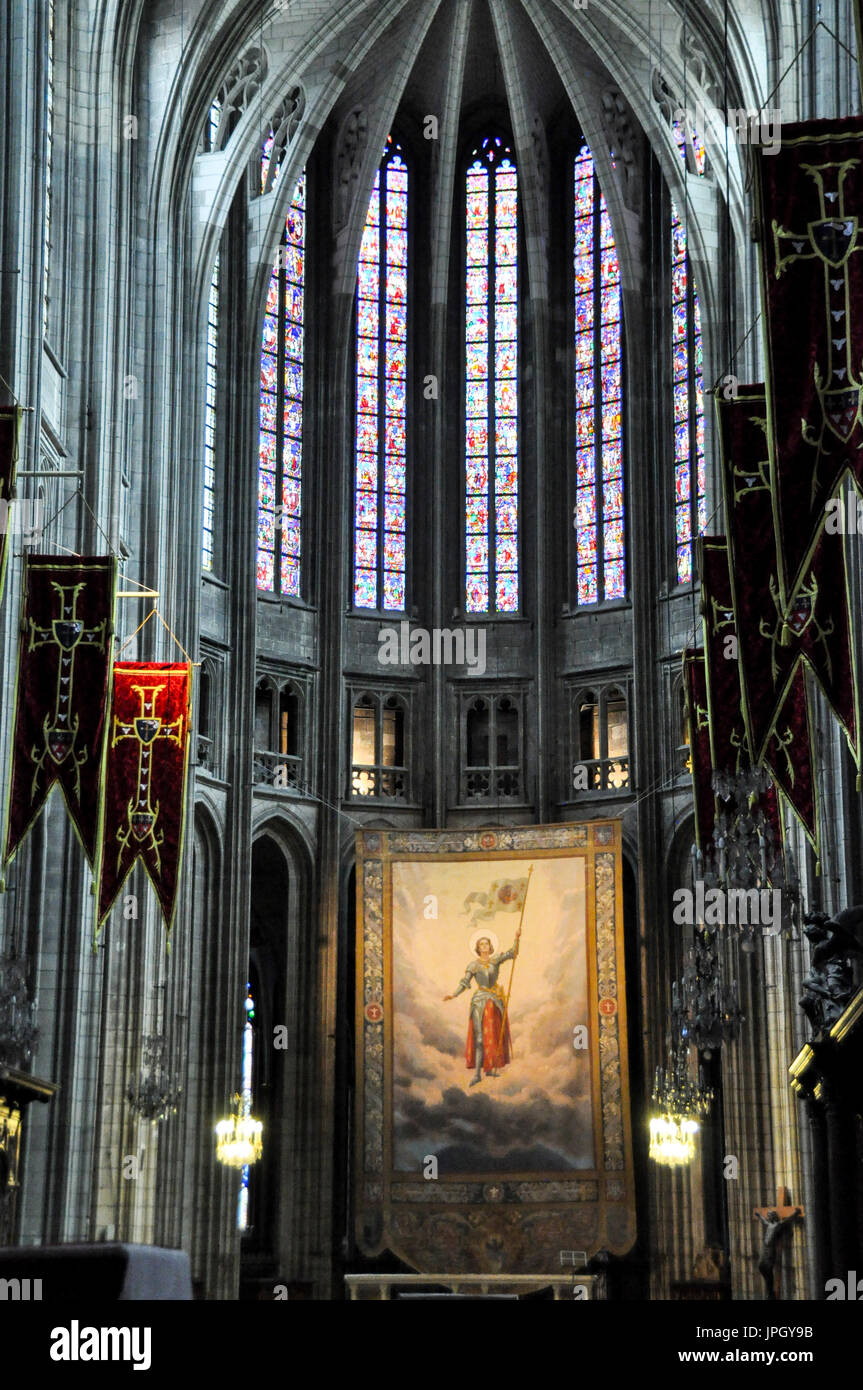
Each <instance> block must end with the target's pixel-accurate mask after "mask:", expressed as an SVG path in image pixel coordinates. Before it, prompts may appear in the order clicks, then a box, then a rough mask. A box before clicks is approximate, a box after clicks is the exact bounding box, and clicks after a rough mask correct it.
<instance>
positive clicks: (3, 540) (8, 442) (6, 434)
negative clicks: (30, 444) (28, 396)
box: [0, 407, 21, 594]
mask: <svg viewBox="0 0 863 1390" xmlns="http://www.w3.org/2000/svg"><path fill="white" fill-rule="evenodd" d="M20 420H21V412H20V410H18V409H17V407H16V408H15V409H14V410H9V409H8V408H7V409H4V410H0V594H2V593H3V581H4V579H5V578H6V558H7V547H8V544H9V531H10V527H11V524H12V517H11V512H10V501H11V498H12V490H13V488H14V487H15V473H16V471H17V468H18V426H19V423H20Z"/></svg>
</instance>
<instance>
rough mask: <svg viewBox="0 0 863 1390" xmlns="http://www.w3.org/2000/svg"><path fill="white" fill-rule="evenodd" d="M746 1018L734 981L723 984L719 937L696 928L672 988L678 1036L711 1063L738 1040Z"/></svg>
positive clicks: (674, 1023)
mask: <svg viewBox="0 0 863 1390" xmlns="http://www.w3.org/2000/svg"><path fill="white" fill-rule="evenodd" d="M743 1017H744V1016H743V1013H742V1012H741V1009H740V1000H739V997H738V994H737V985H736V982H735V980H734V978H733V977H732V979H731V982H730V984H724V983H723V980H722V976H721V973H720V967H719V952H718V949H717V943H716V939H715V937H714V936H712V935H711V933H710V932H709V931H708V930H707V928H706V927H704V928H702V927H696V930H695V940H694V942H693V944H692V945H691V946H689V947H688V948H687V950H686V954H685V958H684V966H683V976H682V978H681V979H680V980H675V981H674V983H673V984H672V986H671V1022H672V1028H673V1031H674V1033H675V1034H676V1035H677V1036H679V1037H680V1038H681V1039H682V1040H683V1041H684V1042H685V1043H691V1044H692V1045H693V1047H695V1048H697V1050H698V1051H699V1052H703V1054H704V1057H705V1059H706V1060H709V1058H710V1056H711V1054H712V1053H713V1052H715V1051H718V1049H719V1048H721V1046H722V1044H723V1043H724V1042H734V1041H735V1039H736V1038H737V1037H738V1035H739V1033H740V1025H741V1023H742V1022H743Z"/></svg>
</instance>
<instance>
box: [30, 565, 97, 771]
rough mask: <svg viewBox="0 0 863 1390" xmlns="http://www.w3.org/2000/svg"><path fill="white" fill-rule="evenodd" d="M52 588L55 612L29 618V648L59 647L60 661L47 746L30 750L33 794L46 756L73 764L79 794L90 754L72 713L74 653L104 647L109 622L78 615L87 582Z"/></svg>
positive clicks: (45, 735) (46, 725)
mask: <svg viewBox="0 0 863 1390" xmlns="http://www.w3.org/2000/svg"><path fill="white" fill-rule="evenodd" d="M51 588H52V589H53V590H54V592H55V593H56V594H57V596H58V605H57V613H56V616H55V617H53V618H52V619H51V621H50V623H48V624H47V625H46V626H44V627H43V626H42V625H41V624H40V623H37V622H35V621H34V619H33V618H31V619H30V620H29V629H30V640H29V643H28V650H29V651H31V652H32V651H34V650H35V649H36V647H43V646H46V645H52V646H56V647H58V648H59V659H58V662H57V682H56V686H55V689H54V712H53V714H46V715H45V719H44V721H43V724H42V739H43V743H44V748H42V750H41V751H40V749H39V748H38V747H34V748H33V749H32V751H31V753H30V757H31V760H32V761H33V763H34V766H35V771H34V773H33V784H32V788H31V795H32V796H35V795H36V783H37V780H38V777H39V773H40V772H41V771H42V770H43V768H44V765H45V760H46V758H48V757H50V758H51V759H52V761H53V762H54V763H56V764H57V766H58V767H59V766H61V765H62V764H63V763H68V765H69V767H71V768H74V779H75V794H76V796H79V795H80V790H81V786H80V784H81V779H80V775H79V768H80V767H81V766H82V765H83V764H84V763H85V762H86V761H87V758H88V756H89V754H88V751H87V749H86V748H82V749H81V751H80V752H77V751H76V750H75V740H76V738H77V737H78V725H79V720H78V715H77V714H74V715H73V714H71V709H72V706H73V695H74V687H75V654H76V652H77V650H78V648H79V647H82V646H89V647H101V648H102V649H103V650H104V647H105V641H106V636H107V633H106V627H107V624H106V622H105V619H104V618H103V619H102V621H101V622H100V623H96V624H95V626H94V627H87V626H86V624H85V623H84V622H83V620H82V619H81V618H79V617H78V596H79V594H80V593H81V590H82V589H84V588H86V585H85V584H83V583H81V584H57V583H56V582H55V581H54V580H52V581H51Z"/></svg>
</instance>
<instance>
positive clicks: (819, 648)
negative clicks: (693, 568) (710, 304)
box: [715, 386, 859, 775]
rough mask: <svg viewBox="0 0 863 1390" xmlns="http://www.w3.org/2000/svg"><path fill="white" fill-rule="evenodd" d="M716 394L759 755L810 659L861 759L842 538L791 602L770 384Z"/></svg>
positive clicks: (811, 562)
mask: <svg viewBox="0 0 863 1390" xmlns="http://www.w3.org/2000/svg"><path fill="white" fill-rule="evenodd" d="M715 399H716V418H717V435H718V440H719V452H720V459H721V465H722V474H723V487H724V492H725V503H726V512H727V520H728V541H729V547H730V554H731V587H732V596H733V602H734V612H735V615H736V618H737V637H738V643H739V651H740V680H741V689H742V695H743V710H744V715H745V718H746V726H747V732H748V734H749V737H750V740H751V744H752V751H753V757H754V758H755V759H756V760H757V761H760V760H762V758H763V755H764V752H765V749H766V747H767V745H768V742H769V741H770V739H771V738H772V736H773V734H774V731H775V728H776V725H777V721H778V720H780V718H781V719H783V720H785V722H787V720H786V719H785V715H786V713H787V711H785V708H784V707H785V701H786V697H787V695H788V692H789V689H790V686H791V684H792V681H793V680H794V679H795V677H796V673H797V671H798V668H799V666H800V664H801V663H805V664H806V665H808V666H809V668H810V670H811V671H812V672H813V674H814V675H815V677H816V679H817V680H818V681H819V683H820V685H821V687H822V689H823V691H824V694H825V695H826V697H827V700H828V701H829V703H830V705H831V707H832V709H833V711H834V713H835V715H836V717H837V719H838V720H839V722H840V724H841V725H842V727H843V729H844V730H845V733H846V736H847V738H848V743H849V746H850V748H851V751H852V753H853V754H854V757H855V759H856V758H857V756H858V728H859V717H858V703H859V702H858V695H857V680H856V672H855V670H854V650H853V642H852V636H851V613H850V606H849V601H848V586H847V575H846V567H845V550H844V542H843V537H842V536H841V535H838V534H832V533H830V532H828V531H822V533H821V535H820V537H819V539H818V542H817V544H816V546H815V547H814V549H813V550H812V552H811V554H810V556H809V558H808V561H807V564H806V566H805V567H804V569H803V571H802V576H801V578H800V580H799V582H798V584H797V586H796V588H795V589H794V590H792V591H790V593H789V595H788V602H787V604H785V603H783V601H782V597H781V585H780V577H779V560H778V554H777V545H776V538H775V531H774V509H773V496H774V492H773V471H772V470H771V467H770V463H769V449H768V442H767V417H766V397H765V391H764V387H763V386H741V387H739V389H738V395H737V397H736V399H730V400H726V399H724V398H721V397H720V396H717V397H716V398H715ZM806 727H807V728H808V723H807V726H806ZM799 733H800V740H801V743H800V756H801V758H802V757H804V756H805V757H809V758H811V749H810V748H809V745H808V736H804V733H803V730H802V729H801V730H800V731H799ZM800 772H801V775H802V772H803V769H802V766H801V768H800Z"/></svg>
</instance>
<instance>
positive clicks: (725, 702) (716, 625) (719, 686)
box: [697, 536, 785, 846]
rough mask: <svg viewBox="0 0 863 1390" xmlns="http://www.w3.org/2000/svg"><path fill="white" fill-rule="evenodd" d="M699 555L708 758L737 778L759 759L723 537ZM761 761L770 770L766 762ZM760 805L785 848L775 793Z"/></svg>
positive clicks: (705, 539) (706, 539)
mask: <svg viewBox="0 0 863 1390" xmlns="http://www.w3.org/2000/svg"><path fill="white" fill-rule="evenodd" d="M697 554H698V568H699V575H700V579H701V613H702V618H703V622H704V658H705V684H706V692H707V712H708V724H709V734H710V756H711V761H712V764H713V767H714V769H715V770H716V771H717V772H723V773H727V774H729V775H730V776H732V777H733V776H736V775H738V774H740V773H743V772H745V771H746V769H747V768H751V767H752V766H753V764H754V762H755V759H754V758H753V756H752V748H751V745H750V741H749V737H748V735H747V732H746V720H745V718H744V714H743V704H742V698H741V684H740V661H739V643H738V640H737V622H736V616H735V612H734V598H733V590H732V583H731V569H730V563H729V560H730V556H729V547H728V543H727V541H726V538H725V536H702V537H701V538H700V539H699V541H698V543H697ZM762 761H763V762H764V763H765V764H766V766H767V767H768V769H769V770H771V771H772V767H771V764H770V762H769V761H768V759H766V758H765V759H763V760H762ZM759 800H760V803H761V809H762V811H763V814H764V817H765V819H766V820H767V822H768V824H769V826H770V828H771V830H772V832H773V839H774V843H775V844H776V845H777V846H782V845H783V843H784V839H785V837H784V834H783V830H782V821H781V816H780V811H779V802H778V799H777V796H776V790H775V788H774V787H772V786H770V787H768V788H767V790H766V791H764V792H763V793H761V794H760V797H759Z"/></svg>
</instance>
